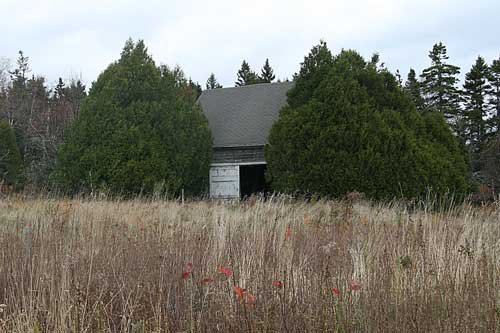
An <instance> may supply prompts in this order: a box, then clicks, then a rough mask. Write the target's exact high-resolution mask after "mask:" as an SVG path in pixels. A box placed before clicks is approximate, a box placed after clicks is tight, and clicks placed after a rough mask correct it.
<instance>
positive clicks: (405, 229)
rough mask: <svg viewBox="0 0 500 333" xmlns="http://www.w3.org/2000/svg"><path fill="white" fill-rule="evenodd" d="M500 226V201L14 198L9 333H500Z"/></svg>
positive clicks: (7, 287)
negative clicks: (436, 208) (421, 204)
mask: <svg viewBox="0 0 500 333" xmlns="http://www.w3.org/2000/svg"><path fill="white" fill-rule="evenodd" d="M499 221H500V207H499V206H498V205H497V206H493V207H490V208H481V209H480V208H472V207H470V206H468V205H463V206H461V207H459V208H454V209H453V210H449V211H447V212H444V213H437V212H429V211H426V210H425V209H422V210H418V211H414V212H409V211H408V209H406V208H405V207H404V206H403V205H397V204H393V205H381V204H380V205H379V204H371V203H368V202H361V203H357V204H354V206H351V204H350V203H347V202H318V203H300V202H299V203H297V202H295V203H290V202H286V201H285V200H273V201H268V202H262V201H258V200H253V201H249V202H246V203H220V202H193V203H186V204H184V205H182V204H179V203H176V202H169V201H160V200H158V201H145V200H143V201H141V200H134V201H116V202H113V201H106V200H72V201H69V200H66V201H60V200H51V199H36V200H35V199H32V200H28V199H16V198H7V199H0V230H1V232H0V244H1V247H0V304H3V305H0V330H2V331H14V332H27V331H35V332H43V331H47V332H52V331H56V332H68V331H73V332H82V331H88V332H90V331H92V332H94V331H127V332H143V331H165V332H179V331H221V332H234V331H259V332H261V331H262V332H269V331H288V332H294V331H295V332H305V331H310V332H312V331H333V332H387V331H401V332H409V331H411V332H428V331H436V332H438V331H439V332H467V331H474V332H495V331H499V330H500V300H499V297H500V292H499V289H500V288H499V287H500V282H499V281H500V261H499V259H500V256H499V255H500V222H499ZM288 228H289V229H288ZM288 230H289V231H288ZM189 262H192V264H193V268H192V273H191V274H189V276H188V277H187V278H185V279H183V278H182V276H183V273H184V272H188V271H190V269H189V267H188V263H189ZM220 267H227V268H229V269H230V270H231V271H232V273H233V274H232V276H231V277H230V278H227V277H226V275H225V274H223V273H219V272H218V269H219V268H220ZM185 275H187V273H186V274H185ZM204 278H211V279H213V280H214V281H213V282H208V283H202V282H200V280H201V279H204ZM275 280H278V281H280V282H282V287H281V288H278V286H277V285H276V284H277V283H276V282H275ZM352 284H357V285H359V286H360V288H359V290H351V289H352V288H351V287H350V285H351V286H352ZM236 287H241V288H244V289H246V291H245V292H244V293H243V296H244V299H243V300H240V299H239V297H238V295H237V293H235V288H236ZM331 288H336V289H338V290H339V291H340V295H337V294H335V293H333V292H332V289H331ZM355 289H356V288H355ZM248 294H252V295H254V297H255V300H254V301H253V302H252V300H251V296H250V297H249V296H248Z"/></svg>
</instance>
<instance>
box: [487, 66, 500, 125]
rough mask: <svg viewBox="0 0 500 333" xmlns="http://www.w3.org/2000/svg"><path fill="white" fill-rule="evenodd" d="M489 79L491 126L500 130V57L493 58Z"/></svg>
mask: <svg viewBox="0 0 500 333" xmlns="http://www.w3.org/2000/svg"><path fill="white" fill-rule="evenodd" d="M488 81H489V84H490V86H491V90H490V98H489V101H488V102H489V104H490V108H491V111H492V116H493V117H492V118H491V121H490V122H491V128H492V129H493V131H495V132H498V130H499V129H500V58H499V59H497V60H493V63H492V64H491V66H490V70H489V75H488Z"/></svg>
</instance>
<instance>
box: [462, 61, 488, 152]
mask: <svg viewBox="0 0 500 333" xmlns="http://www.w3.org/2000/svg"><path fill="white" fill-rule="evenodd" d="M488 76H489V70H488V65H487V64H486V62H485V61H484V59H483V58H482V57H478V58H477V60H476V63H475V64H474V65H473V66H472V69H471V70H470V72H468V73H467V74H466V75H465V83H464V92H463V97H464V102H465V103H464V110H463V117H464V123H465V128H466V129H465V135H466V140H467V142H468V144H469V146H470V148H471V151H472V153H473V154H474V153H478V152H479V151H480V150H481V146H482V144H483V143H484V142H485V140H486V138H487V136H488V134H489V133H490V129H489V128H488V121H487V117H488V104H487V96H488V93H489V91H490V89H491V87H490V85H489V84H488V81H487V78H488Z"/></svg>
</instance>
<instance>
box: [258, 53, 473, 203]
mask: <svg viewBox="0 0 500 333" xmlns="http://www.w3.org/2000/svg"><path fill="white" fill-rule="evenodd" d="M372 60H373V61H370V62H367V61H365V60H364V59H363V57H361V56H360V55H359V54H358V53H356V52H355V51H352V50H349V51H342V52H341V53H340V54H339V55H337V56H335V57H332V55H331V53H330V51H329V50H328V48H327V47H326V44H325V43H321V44H320V45H317V46H315V47H314V48H313V49H312V50H311V52H310V54H309V55H308V56H306V57H305V59H304V62H303V63H302V66H301V69H300V72H299V74H297V75H296V76H295V80H294V82H295V85H294V87H293V88H291V90H290V91H289V92H288V100H287V102H288V103H287V104H288V105H287V106H285V107H284V108H283V109H282V110H281V111H280V114H279V118H278V119H277V120H276V122H275V123H274V124H273V126H272V128H271V131H270V133H269V143H268V145H266V149H265V156H266V161H267V163H268V164H267V179H268V181H269V182H270V183H271V186H272V188H273V189H274V190H276V191H278V192H294V191H308V192H312V193H317V194H320V195H328V196H342V195H344V194H345V193H347V192H350V191H354V190H356V191H361V192H363V193H365V194H366V195H367V196H368V197H371V198H394V197H395V196H405V197H419V196H422V195H425V194H426V193H427V191H428V190H429V188H432V190H433V191H435V192H436V193H445V192H446V191H456V192H457V193H463V191H464V190H465V189H466V171H467V168H466V164H465V160H464V157H463V155H462V152H461V150H460V147H459V146H458V143H457V141H456V139H455V137H454V136H453V134H452V132H451V130H450V128H449V126H448V125H447V124H446V122H445V120H444V117H443V116H442V115H441V114H439V113H437V112H426V113H418V112H416V111H415V106H414V104H413V103H412V101H411V100H410V98H409V96H408V94H407V93H404V92H403V91H402V88H401V87H400V84H399V82H398V81H397V78H396V77H395V76H394V75H392V74H391V73H390V72H389V71H388V70H387V69H386V68H384V67H382V65H379V64H378V63H379V61H378V59H377V57H374V58H372Z"/></svg>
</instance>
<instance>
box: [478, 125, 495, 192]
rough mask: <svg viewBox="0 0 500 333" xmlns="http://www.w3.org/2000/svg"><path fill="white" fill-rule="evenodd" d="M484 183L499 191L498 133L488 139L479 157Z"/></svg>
mask: <svg viewBox="0 0 500 333" xmlns="http://www.w3.org/2000/svg"><path fill="white" fill-rule="evenodd" d="M480 165H481V171H482V174H483V178H484V179H483V181H484V184H486V185H487V186H489V187H491V188H492V189H494V190H495V193H500V133H497V134H496V135H495V136H494V137H492V138H490V140H488V143H487V144H486V146H485V148H484V150H483V151H482V152H481V157H480Z"/></svg>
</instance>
